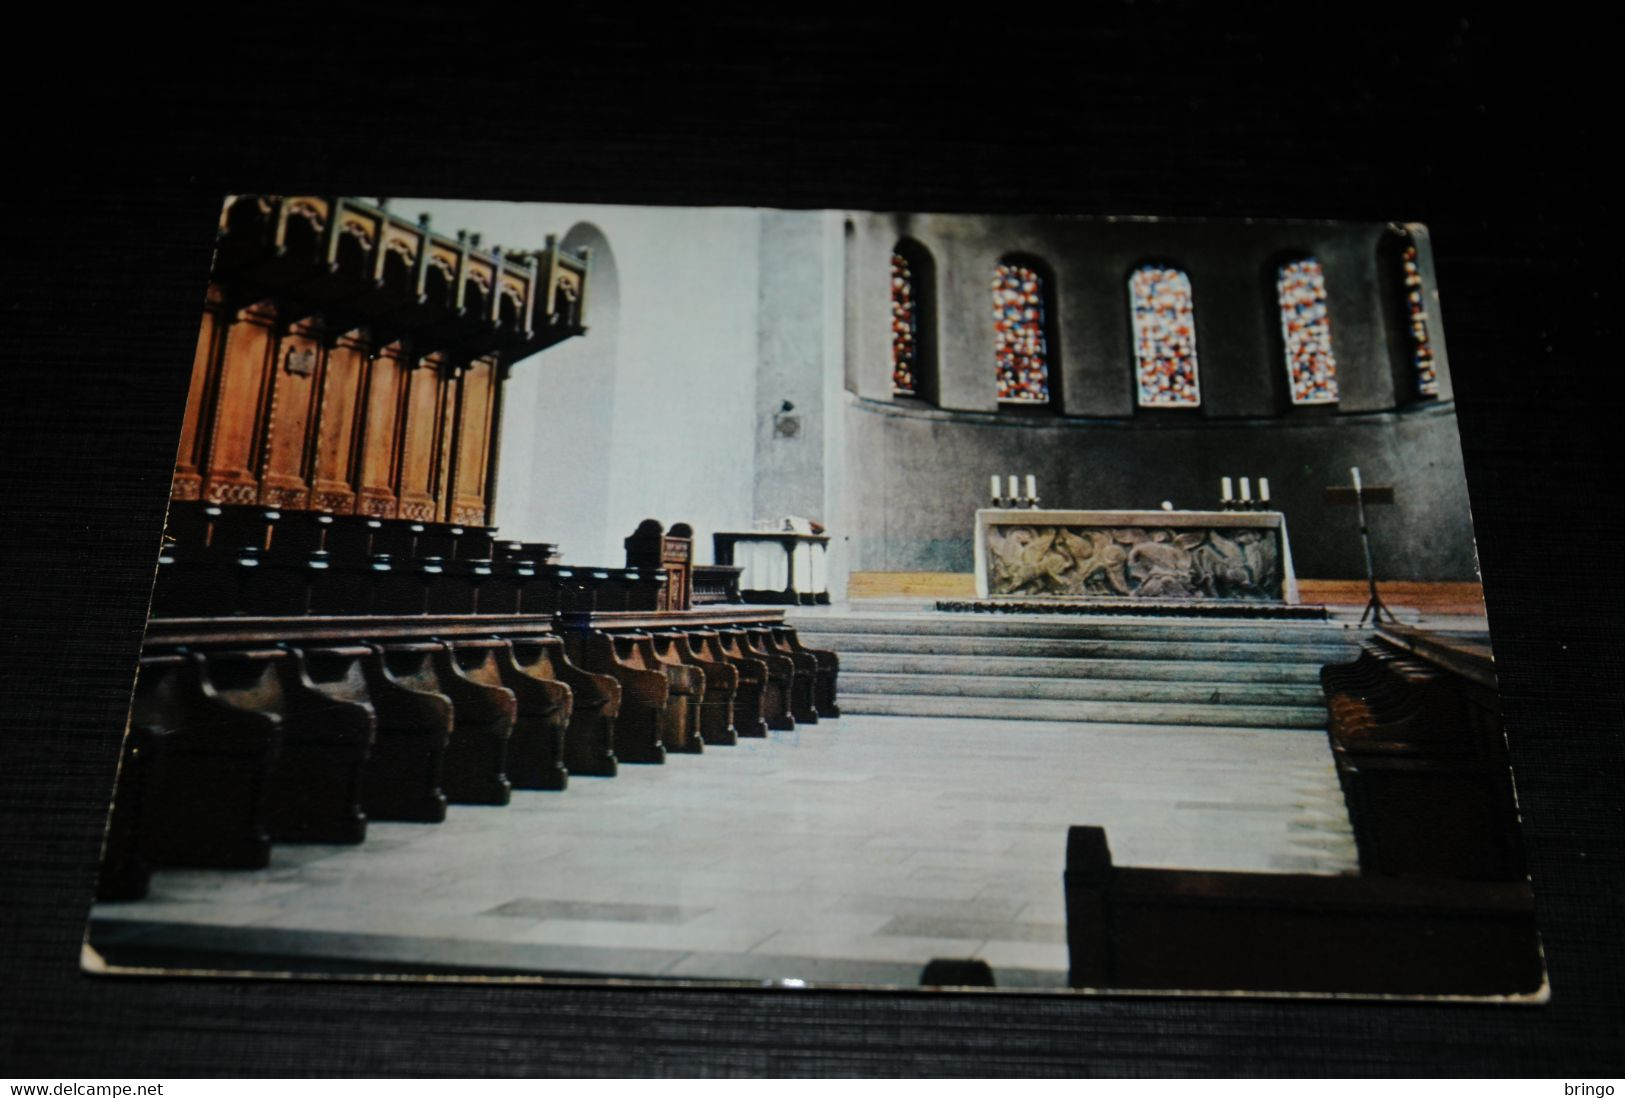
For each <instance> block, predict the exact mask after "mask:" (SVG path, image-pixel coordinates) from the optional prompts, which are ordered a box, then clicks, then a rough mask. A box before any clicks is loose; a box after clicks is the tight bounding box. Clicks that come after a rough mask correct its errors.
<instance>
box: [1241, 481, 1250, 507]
mask: <svg viewBox="0 0 1625 1098" xmlns="http://www.w3.org/2000/svg"><path fill="white" fill-rule="evenodd" d="M1252 489H1253V486H1252V484H1251V483H1250V482H1249V481H1248V480H1247V478H1246V477H1242V478H1241V502H1243V503H1251V502H1252V501H1253V490H1252Z"/></svg>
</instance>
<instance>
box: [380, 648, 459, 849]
mask: <svg viewBox="0 0 1625 1098" xmlns="http://www.w3.org/2000/svg"><path fill="white" fill-rule="evenodd" d="M367 647H368V648H370V649H372V652H373V654H372V656H371V657H370V658H367V659H363V660H362V661H361V670H362V676H363V678H364V680H365V681H366V684H367V696H368V697H369V698H371V699H372V704H373V708H374V710H375V711H376V712H377V714H378V735H377V738H376V740H375V741H374V744H373V751H372V754H371V756H369V757H368V759H367V773H366V781H365V784H364V785H363V792H364V799H363V802H362V803H363V807H364V808H365V809H366V812H367V816H368V817H369V818H371V819H375V820H405V821H410V822H415V823H439V822H441V821H442V820H444V819H445V818H446V793H445V790H444V789H443V788H442V787H441V778H442V775H443V773H444V769H445V754H446V744H447V742H448V741H449V740H450V739H451V732H452V725H453V707H452V700H451V698H450V697H448V696H447V695H446V694H445V693H444V692H442V690H441V685H440V676H439V674H438V672H437V671H436V668H435V666H434V662H433V661H432V660H431V658H430V657H431V655H432V654H433V653H434V652H437V651H440V650H441V649H442V646H441V645H438V644H431V643H426V642H408V641H398V642H394V643H391V644H387V645H380V644H372V643H369V644H368V645H367Z"/></svg>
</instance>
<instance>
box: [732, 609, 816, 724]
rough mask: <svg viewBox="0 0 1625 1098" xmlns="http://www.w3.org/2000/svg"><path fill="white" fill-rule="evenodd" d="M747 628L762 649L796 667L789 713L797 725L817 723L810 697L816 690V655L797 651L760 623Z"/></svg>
mask: <svg viewBox="0 0 1625 1098" xmlns="http://www.w3.org/2000/svg"><path fill="white" fill-rule="evenodd" d="M749 631H750V633H751V635H752V636H754V637H755V638H756V639H757V641H758V642H759V645H760V647H761V648H762V649H763V650H765V651H768V652H776V653H778V654H779V655H781V656H787V657H789V659H790V662H791V663H792V664H793V665H794V666H795V678H794V679H793V680H792V681H791V684H790V715H791V716H793V717H794V718H795V719H796V723H797V724H817V723H818V706H817V703H816V702H815V701H814V700H813V699H814V698H815V696H816V695H817V693H818V657H817V656H814V655H813V654H812V653H811V652H798V651H796V650H795V649H794V648H793V647H791V645H790V642H789V641H788V640H786V639H785V637H784V634H783V632H782V631H781V630H780V629H775V628H772V627H768V626H761V627H754V628H751V629H750V630H749Z"/></svg>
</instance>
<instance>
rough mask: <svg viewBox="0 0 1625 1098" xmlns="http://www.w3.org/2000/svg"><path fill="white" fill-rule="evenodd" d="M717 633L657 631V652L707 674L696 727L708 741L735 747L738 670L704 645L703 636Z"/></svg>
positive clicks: (663, 657)
mask: <svg viewBox="0 0 1625 1098" xmlns="http://www.w3.org/2000/svg"><path fill="white" fill-rule="evenodd" d="M706 635H709V636H712V637H714V636H715V635H716V634H714V633H709V634H706V633H703V632H702V633H656V634H654V643H655V651H656V652H657V653H658V654H659V655H660V656H661V658H662V659H665V658H668V657H669V658H672V659H676V660H677V661H679V662H681V663H683V664H685V665H687V666H689V667H693V668H697V669H698V670H699V672H700V674H702V675H703V676H704V677H705V694H704V696H703V698H702V699H701V701H700V705H699V710H698V714H697V718H696V719H697V721H698V723H697V725H696V727H698V728H699V730H700V736H701V738H702V739H703V740H704V741H705V742H706V743H708V744H713V745H728V746H732V745H734V744H737V743H738V742H739V734H738V732H736V731H735V730H734V698H735V696H736V695H737V694H738V693H739V671H738V669H737V668H734V667H730V666H729V665H728V662H727V661H726V660H725V659H723V658H721V657H720V656H714V655H711V654H710V653H709V652H708V651H707V650H706V649H705V647H704V643H703V642H704V637H705V636H706Z"/></svg>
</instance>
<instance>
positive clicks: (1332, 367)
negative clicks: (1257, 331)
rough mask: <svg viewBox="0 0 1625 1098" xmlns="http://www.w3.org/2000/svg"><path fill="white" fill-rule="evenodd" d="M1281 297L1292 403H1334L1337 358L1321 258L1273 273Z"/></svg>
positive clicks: (1335, 398) (1305, 261)
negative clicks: (1334, 353) (1327, 306)
mask: <svg viewBox="0 0 1625 1098" xmlns="http://www.w3.org/2000/svg"><path fill="white" fill-rule="evenodd" d="M1275 285H1276V289H1277V291H1278V292H1279V295H1280V299H1281V338H1282V340H1283V342H1284V343H1285V345H1286V373H1287V379H1288V381H1290V382H1291V385H1292V403H1294V404H1336V403H1337V359H1336V358H1335V357H1334V356H1333V355H1332V322H1331V317H1330V315H1329V314H1328V312H1327V309H1326V273H1325V272H1324V271H1323V270H1321V267H1320V260H1318V259H1314V258H1309V259H1298V260H1294V261H1293V262H1291V263H1283V264H1281V268H1280V270H1279V271H1277V272H1276V281H1275Z"/></svg>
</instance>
